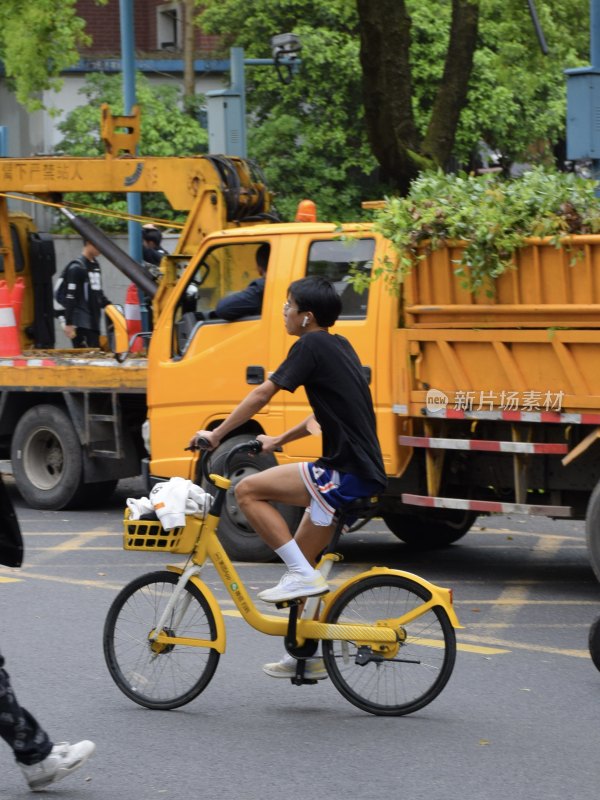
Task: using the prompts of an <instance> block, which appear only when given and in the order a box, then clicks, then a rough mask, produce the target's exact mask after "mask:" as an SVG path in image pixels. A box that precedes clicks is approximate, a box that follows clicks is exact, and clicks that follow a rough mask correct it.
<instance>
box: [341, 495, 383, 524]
mask: <svg viewBox="0 0 600 800" xmlns="http://www.w3.org/2000/svg"><path fill="white" fill-rule="evenodd" d="M378 503H379V497H357V498H356V500H352V502H350V503H345V504H344V505H343V506H341V508H340V510H339V511H340V513H339V517H340V519H341V518H343V517H345V516H349V515H351V516H353V517H363V516H367V515H368V514H372V513H373V511H375V509H376V508H377V505H378Z"/></svg>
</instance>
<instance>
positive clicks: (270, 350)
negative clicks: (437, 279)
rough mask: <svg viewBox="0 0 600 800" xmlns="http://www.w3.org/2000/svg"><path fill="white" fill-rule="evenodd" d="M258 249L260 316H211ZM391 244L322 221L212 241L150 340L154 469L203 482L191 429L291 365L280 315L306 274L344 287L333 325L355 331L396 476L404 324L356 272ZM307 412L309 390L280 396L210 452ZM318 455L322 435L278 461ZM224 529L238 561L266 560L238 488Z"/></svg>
mask: <svg viewBox="0 0 600 800" xmlns="http://www.w3.org/2000/svg"><path fill="white" fill-rule="evenodd" d="M262 245H267V246H268V248H269V262H268V268H267V274H266V284H265V292H264V297H263V304H262V310H261V314H260V315H257V316H253V317H246V318H242V319H239V320H236V321H235V322H226V321H225V320H221V319H217V318H214V313H211V312H214V308H215V305H216V303H217V301H218V299H219V298H220V297H222V296H224V295H225V294H227V293H228V292H229V291H235V290H239V289H241V288H243V287H244V286H245V285H246V284H247V283H248V282H249V281H250V280H252V279H253V278H254V277H256V266H255V265H256V251H257V250H258V248H259V247H261V246H262ZM385 246H386V243H385V241H384V240H382V239H381V238H380V237H379V236H378V235H377V234H375V233H374V232H373V230H372V229H371V228H370V227H369V226H347V227H345V228H344V229H343V231H341V230H340V229H339V228H338V227H336V226H335V225H332V224H323V223H289V224H286V223H283V224H278V225H268V226H257V227H253V228H247V229H243V230H236V231H227V232H220V233H217V234H214V235H211V236H208V237H207V238H206V240H205V241H204V243H203V245H202V247H201V249H200V251H199V252H198V254H197V255H196V257H195V258H194V259H193V260H192V261H191V262H190V264H189V266H188V268H187V270H186V272H185V273H184V275H183V276H182V279H181V280H180V284H179V286H178V287H177V288H176V290H175V291H174V292H173V294H172V296H171V298H170V300H169V304H168V305H167V306H166V307H165V309H164V312H163V314H162V315H161V319H160V321H159V324H158V325H157V326H156V328H155V331H154V335H153V339H152V343H151V346H150V351H149V357H148V358H149V360H148V367H149V380H148V409H149V420H150V441H151V460H150V473H151V475H152V476H154V477H157V478H169V477H173V476H176V475H187V476H189V477H190V478H195V477H197V476H196V474H195V466H194V462H193V460H192V459H191V457H190V454H189V452H186V451H185V447H186V446H187V444H188V442H189V440H190V438H191V436H192V435H193V434H194V432H195V431H196V430H198V429H201V428H204V429H207V430H208V429H211V428H212V427H215V426H216V425H218V424H219V422H220V421H221V420H222V419H223V418H224V417H226V416H227V415H228V414H229V412H230V411H231V410H232V409H233V408H234V407H235V406H236V405H237V404H238V403H239V402H240V400H242V399H243V397H245V395H246V394H248V392H249V391H250V390H251V389H252V387H253V385H256V384H260V383H262V382H263V381H264V380H266V379H267V378H268V376H269V374H271V373H272V372H273V371H274V370H275V369H276V368H277V367H278V366H279V364H280V363H281V362H282V361H283V360H284V358H285V357H286V354H287V352H288V350H289V348H290V347H291V345H292V344H293V342H294V339H293V337H291V336H289V335H288V334H287V333H286V331H285V327H284V324H283V315H282V309H283V304H284V303H285V301H286V299H287V294H288V287H289V285H290V283H291V282H292V281H294V280H297V279H299V278H303V277H305V276H310V275H322V276H324V277H327V278H329V279H330V280H331V281H333V282H334V284H335V285H336V288H337V289H338V291H339V293H340V296H341V299H342V313H341V315H340V318H339V320H338V322H337V323H336V324H335V326H334V327H333V328H332V331H333V332H334V333H338V334H341V335H343V336H345V337H347V338H348V339H349V340H350V341H351V342H352V345H353V346H354V348H355V349H356V351H357V353H358V355H359V357H360V359H361V362H362V364H363V368H364V370H365V374H366V376H367V379H368V381H369V384H370V388H371V393H372V395H373V400H374V403H375V408H376V413H377V423H378V434H379V437H380V441H381V444H382V450H383V455H384V460H385V463H386V470H387V472H388V474H393V473H394V472H395V471H396V470H397V466H398V465H397V459H398V456H397V451H398V448H397V447H396V446H395V444H394V442H395V438H396V426H397V421H396V418H395V416H394V414H393V413H392V391H393V379H392V369H391V358H392V354H391V352H390V342H391V337H390V336H389V330H390V328H391V327H393V326H394V325H396V324H397V319H398V298H397V297H395V296H393V295H390V294H389V293H388V292H387V290H386V288H385V286H384V285H383V282H382V281H376V282H374V283H372V284H371V285H370V286H369V287H368V288H366V289H364V290H363V291H357V289H356V288H355V287H354V286H353V284H352V283H351V281H350V279H351V277H352V275H353V274H356V273H362V274H363V275H370V274H371V271H372V270H373V265H374V264H376V263H377V259H379V258H381V257H383V251H384V248H385ZM386 364H387V368H386V366H385V365H386ZM349 402H351V398H349ZM309 414H310V407H309V405H308V401H307V398H306V394H305V392H304V390H303V389H298V390H297V391H296V392H295V393H294V394H290V393H288V392H279V393H277V395H276V396H275V397H274V398H273V401H272V402H271V403H270V404H269V405H268V406H267V407H266V408H264V409H263V410H262V411H261V412H260V413H259V414H257V415H256V416H255V418H254V419H253V420H250V421H249V422H248V423H247V425H246V426H244V428H242V429H238V431H236V432H235V435H234V436H233V437H231V438H230V439H229V440H226V441H225V442H223V443H222V444H221V446H220V448H218V450H217V451H216V452H215V456H214V457H215V458H217V459H218V460H220V458H221V457H224V454H225V453H226V452H228V450H229V449H230V448H231V447H232V446H233V444H234V443H235V442H236V441H238V440H239V439H238V438H237V437H239V436H245V437H246V438H248V436H252V435H256V434H259V433H266V434H269V435H278V434H280V433H282V432H283V431H284V430H287V429H288V428H290V427H293V426H294V425H296V424H297V423H298V422H300V421H301V420H302V419H304V418H306V417H307V416H308V415H309ZM219 451H222V452H219ZM320 451H321V441H320V437H319V436H310V437H307V438H305V439H300V440H298V441H296V442H292V443H290V444H289V445H286V447H285V452H283V453H282V454H281V455H280V456H279V458H278V461H279V463H292V462H298V461H306V460H314V459H316V458H317V457H318V456H319V455H320ZM250 461H252V459H250ZM274 463H275V460H274V459H273V457H272V456H260V457H259V458H258V459H256V460H254V462H253V463H247V464H241V465H240V468H239V470H237V471H236V478H237V480H239V479H241V477H243V476H244V475H245V474H247V472H248V470H255V469H264V468H267V467H268V466H272V465H274ZM235 482H236V481H234V483H235ZM290 513H291V512H290ZM219 534H220V536H221V538H222V540H223V541H224V542H225V544H226V545H227V547H228V550H229V552H230V553H234V555H237V556H238V557H244V558H248V557H254V558H256V557H260V556H261V555H264V556H265V557H267V556H268V548H266V546H265V545H263V543H262V542H261V541H260V540H258V537H256V536H255V535H254V534H253V533H252V532H251V531H249V529H248V526H247V524H246V522H245V520H244V519H243V517H242V515H241V513H240V512H239V510H238V509H237V507H236V506H235V500H234V497H233V494H232V497H231V503H228V511H227V514H226V515H225V518H224V519H223V520H222V522H221V526H220V529H219ZM252 539H253V540H254V541H253V543H252ZM236 542H237V545H236Z"/></svg>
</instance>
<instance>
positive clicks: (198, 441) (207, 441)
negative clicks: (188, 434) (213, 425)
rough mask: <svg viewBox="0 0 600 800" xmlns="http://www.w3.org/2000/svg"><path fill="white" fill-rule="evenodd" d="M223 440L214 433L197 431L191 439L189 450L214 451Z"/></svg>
mask: <svg viewBox="0 0 600 800" xmlns="http://www.w3.org/2000/svg"><path fill="white" fill-rule="evenodd" d="M220 443H221V440H220V439H219V437H218V436H217V434H216V433H215V432H214V431H196V433H195V434H194V435H193V436H192V438H191V439H190V443H189V445H188V446H187V448H186V449H187V450H214V449H215V447H218V446H219V444H220Z"/></svg>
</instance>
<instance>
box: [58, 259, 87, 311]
mask: <svg viewBox="0 0 600 800" xmlns="http://www.w3.org/2000/svg"><path fill="white" fill-rule="evenodd" d="M73 264H79V266H81V267H83V268H84V269H85V264H84V263H83V258H75V259H73V261H69V263H68V264H67V266H66V267H65V268H64V269H63V271H62V272H61V273H60V276H59V277H58V278H57V279H56V283H55V284H54V300H55V304H54V305H55V307H56V306H59V310H60V309H63V308H64V307H65V301H66V299H67V282H66V280H65V278H66V277H67V273H68V271H69V270H70V269H71V267H72V266H73Z"/></svg>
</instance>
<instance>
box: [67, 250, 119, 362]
mask: <svg viewBox="0 0 600 800" xmlns="http://www.w3.org/2000/svg"><path fill="white" fill-rule="evenodd" d="M99 255H100V251H99V250H98V249H97V248H96V247H95V246H94V245H93V244H92V243H91V242H88V241H86V240H85V239H84V241H83V250H82V251H81V255H80V256H79V257H78V258H76V259H75V260H74V261H71V262H70V264H68V265H67V267H66V269H65V272H64V276H63V284H64V309H65V310H64V312H63V313H64V317H65V323H64V326H63V330H64V332H65V335H66V336H67V337H68V338H69V339H71V340H72V342H73V347H99V345H100V316H101V311H102V309H103V308H104V307H105V306H107V305H110V300H109V299H108V298H107V297H106V296H105V295H104V292H103V291H102V273H101V272H100V264H99V263H98V261H97V258H98V256H99Z"/></svg>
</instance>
